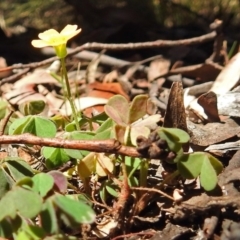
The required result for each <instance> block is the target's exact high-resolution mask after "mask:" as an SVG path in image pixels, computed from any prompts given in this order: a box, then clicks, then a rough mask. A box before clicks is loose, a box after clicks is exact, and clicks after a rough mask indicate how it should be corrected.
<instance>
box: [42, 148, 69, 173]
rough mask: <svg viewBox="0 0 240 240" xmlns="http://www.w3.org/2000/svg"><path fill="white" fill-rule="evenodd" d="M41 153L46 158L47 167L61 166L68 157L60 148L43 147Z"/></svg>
mask: <svg viewBox="0 0 240 240" xmlns="http://www.w3.org/2000/svg"><path fill="white" fill-rule="evenodd" d="M42 155H43V156H44V157H45V158H46V165H47V167H48V168H49V169H51V168H54V167H58V166H61V165H62V164H63V163H65V162H67V161H68V160H69V159H70V157H69V156H68V155H67V153H66V152H65V151H64V149H62V148H53V147H43V148H42Z"/></svg>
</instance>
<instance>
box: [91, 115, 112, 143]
mask: <svg viewBox="0 0 240 240" xmlns="http://www.w3.org/2000/svg"><path fill="white" fill-rule="evenodd" d="M113 126H114V122H113V120H112V119H111V118H108V119H107V120H106V121H105V122H104V123H103V124H102V125H101V126H100V127H99V128H98V129H97V131H96V135H95V136H94V139H96V140H105V139H109V138H112V137H113V135H114V131H113Z"/></svg>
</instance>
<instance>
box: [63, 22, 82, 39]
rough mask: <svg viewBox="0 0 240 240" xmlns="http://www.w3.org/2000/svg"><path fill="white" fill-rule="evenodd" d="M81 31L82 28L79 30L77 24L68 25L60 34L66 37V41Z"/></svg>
mask: <svg viewBox="0 0 240 240" xmlns="http://www.w3.org/2000/svg"><path fill="white" fill-rule="evenodd" d="M80 32H81V29H78V30H77V25H67V26H66V27H65V28H64V29H63V30H62V31H61V32H60V34H61V35H62V36H65V37H66V41H68V40H69V39H71V38H73V37H74V36H76V35H77V34H79V33H80Z"/></svg>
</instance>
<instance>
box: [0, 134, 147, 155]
mask: <svg viewBox="0 0 240 240" xmlns="http://www.w3.org/2000/svg"><path fill="white" fill-rule="evenodd" d="M0 144H31V145H39V146H48V147H55V148H67V149H78V150H87V151H92V152H105V153H115V154H121V155H124V156H131V157H143V156H142V155H141V154H140V153H139V152H138V151H137V150H136V148H134V147H127V146H123V145H121V143H120V142H119V141H117V140H116V139H108V140H65V139H61V138H40V137H36V136H34V135H31V134H29V133H25V134H21V135H14V136H9V135H2V136H0Z"/></svg>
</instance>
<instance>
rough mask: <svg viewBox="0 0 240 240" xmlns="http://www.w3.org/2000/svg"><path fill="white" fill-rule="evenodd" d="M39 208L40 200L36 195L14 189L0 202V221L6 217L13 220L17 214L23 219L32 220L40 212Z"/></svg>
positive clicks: (17, 188)
mask: <svg viewBox="0 0 240 240" xmlns="http://www.w3.org/2000/svg"><path fill="white" fill-rule="evenodd" d="M29 206H31V207H29ZM41 207H42V198H41V197H40V196H39V195H38V194H37V193H35V192H33V191H30V190H27V189H24V188H21V187H18V186H17V187H14V188H13V189H12V190H11V191H9V192H7V193H6V194H5V195H4V196H3V198H2V199H1V201H0V209H1V211H0V221H1V220H2V219H4V218H6V217H10V218H12V219H14V218H15V217H16V214H17V213H18V214H20V215H21V216H23V217H25V218H33V217H35V216H36V215H37V214H38V213H39V212H40V210H41Z"/></svg>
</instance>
